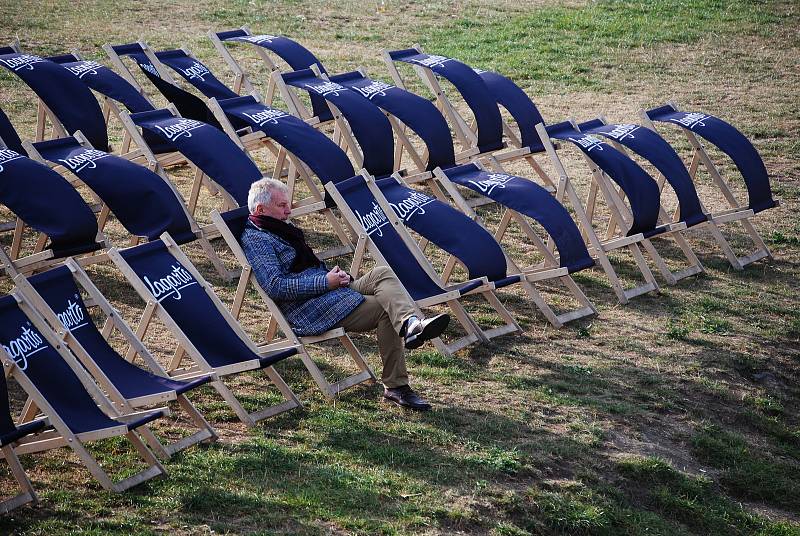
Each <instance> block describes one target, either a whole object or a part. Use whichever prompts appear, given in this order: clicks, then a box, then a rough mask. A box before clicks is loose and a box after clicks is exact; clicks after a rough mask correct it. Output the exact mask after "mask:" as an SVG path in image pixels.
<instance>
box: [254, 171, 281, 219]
mask: <svg viewBox="0 0 800 536" xmlns="http://www.w3.org/2000/svg"><path fill="white" fill-rule="evenodd" d="M274 190H277V191H280V192H283V193H287V192H288V191H289V189H288V188H287V187H286V185H285V184H284V183H282V182H281V181H279V180H276V179H270V178H267V177H265V178H263V179H261V180H257V181H256V182H254V183H253V184H251V185H250V192H248V194H247V208H248V209H250V214H253V213H255V211H256V207H257V206H258V205H269V202H270V201H271V200H272V192H273V191H274Z"/></svg>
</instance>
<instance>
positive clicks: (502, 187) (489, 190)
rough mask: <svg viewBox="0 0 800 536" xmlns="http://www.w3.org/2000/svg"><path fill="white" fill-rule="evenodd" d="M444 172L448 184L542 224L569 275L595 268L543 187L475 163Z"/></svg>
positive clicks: (563, 211)
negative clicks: (457, 186)
mask: <svg viewBox="0 0 800 536" xmlns="http://www.w3.org/2000/svg"><path fill="white" fill-rule="evenodd" d="M443 173H444V175H445V176H446V177H447V178H448V179H449V180H450V181H452V182H454V183H456V184H458V185H460V186H464V187H466V188H469V189H470V190H472V191H474V192H475V193H477V194H480V195H483V196H486V197H488V198H490V199H492V200H493V201H496V202H497V203H499V204H500V205H502V206H505V207H508V208H511V209H513V210H515V211H517V212H519V213H520V214H524V215H525V216H528V217H529V218H531V219H533V220H535V221H537V222H538V223H539V224H541V226H542V227H544V229H545V231H547V233H548V234H549V235H550V236H551V237H552V238H553V241H554V242H555V244H556V248H557V250H558V253H559V265H560V266H561V267H564V268H567V269H568V270H569V272H570V273H574V272H578V271H580V270H583V269H586V268H589V267H591V266H594V260H592V257H591V256H590V255H589V251H588V250H587V249H586V244H585V243H584V242H583V238H582V237H581V234H580V231H579V230H578V227H577V226H576V225H575V222H574V221H573V220H572V217H571V216H570V215H569V212H567V209H565V208H564V206H563V205H562V204H561V203H559V202H558V201H556V199H555V198H554V197H553V196H552V194H550V192H548V191H547V190H546V189H545V188H542V187H541V186H539V185H538V184H536V183H535V182H533V181H531V180H529V179H525V178H522V177H517V176H514V175H508V174H506V173H491V172H487V171H484V170H482V169H480V168H479V167H478V166H477V165H475V164H464V165H461V166H457V167H454V168H451V169H447V170H443Z"/></svg>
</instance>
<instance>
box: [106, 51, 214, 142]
mask: <svg viewBox="0 0 800 536" xmlns="http://www.w3.org/2000/svg"><path fill="white" fill-rule="evenodd" d="M106 51H107V52H109V53H112V52H113V53H114V54H116V55H117V56H118V57H129V58H131V59H132V60H133V61H134V62H136V65H137V66H138V67H139V69H140V70H141V71H142V73H143V74H144V75H145V77H146V78H147V79H148V80H149V81H150V83H152V84H153V85H154V86H155V87H156V89H158V91H159V92H160V93H161V94H162V95H163V96H164V98H165V99H167V102H170V103H172V104H174V105H175V108H177V109H178V112H180V114H181V116H183V117H185V118H188V119H194V120H196V121H202V122H204V123H208V124H210V125H212V126H214V127H216V128H220V125H219V123H218V122H217V120H216V119H215V118H214V114H212V113H211V111H210V110H209V109H208V106H207V105H206V103H205V102H204V101H203V99H201V98H200V97H198V96H196V95H193V94H192V93H190V92H188V91H186V90H184V89H183V88H181V87H179V86H177V85H175V84H173V83H172V81H171V80H166V79H164V78H163V77H162V75H161V73H160V72H159V70H158V68H157V67H156V66H155V65H153V63H152V61H151V60H150V58H148V57H147V54H145V50H144V48H143V45H142V44H141V43H127V44H123V45H112V46H108V47H107V48H106ZM119 64H120V65H121V66H122V68H125V67H124V64H123V63H122V62H121V61H119Z"/></svg>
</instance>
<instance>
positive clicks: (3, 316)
mask: <svg viewBox="0 0 800 536" xmlns="http://www.w3.org/2000/svg"><path fill="white" fill-rule="evenodd" d="M0 344H2V347H3V350H4V351H3V352H2V353H0V357H1V358H2V360H3V361H4V366H5V367H8V369H9V370H10V371H11V375H12V376H13V377H14V378H15V379H16V381H17V383H19V384H20V386H21V387H22V388H23V390H25V392H26V393H27V394H28V396H29V397H30V398H31V400H32V401H33V403H34V404H35V405H36V407H37V408H38V409H39V410H40V411H41V412H42V413H43V414H44V415H45V417H47V418H48V419H49V422H50V424H51V425H52V426H53V428H55V430H56V432H57V433H58V436H57V439H59V441H53V440H52V439H51V440H50V441H45V442H42V443H36V442H35V438H32V439H31V440H30V441H27V440H26V441H25V442H21V443H20V447H19V448H18V451H20V452H23V451H24V452H36V451H37V450H45V449H50V448H56V447H59V446H69V447H70V448H72V449H73V451H74V452H75V453H76V454H77V455H78V457H79V458H80V459H81V461H82V462H83V463H84V464H85V465H86V466H87V468H88V469H89V471H90V472H91V473H92V474H93V475H94V476H95V477H96V478H97V479H98V480H99V481H100V483H101V485H103V487H105V488H106V489H111V490H114V491H122V490H124V489H127V488H129V487H131V486H133V485H136V484H138V483H140V482H142V481H144V480H147V479H149V478H152V477H154V476H157V475H160V474H163V473H164V468H163V467H161V464H160V463H158V460H157V459H156V458H155V457H154V456H153V454H152V453H151V452H150V451H149V450H148V448H147V447H146V446H145V445H144V444H143V443H142V442H141V440H139V439H138V437H136V435H135V434H133V433H131V432H132V431H134V430H138V429H140V428H142V427H145V426H146V425H147V424H148V423H150V422H152V421H154V420H156V419H159V418H161V417H163V416H164V415H165V412H164V411H163V410H158V409H157V410H152V411H149V412H146V413H144V414H139V415H133V416H131V417H130V418H125V417H123V416H121V415H119V413H117V412H116V410H115V409H114V406H113V405H112V404H111V402H110V401H109V400H108V399H106V398H105V396H104V395H103V393H102V392H101V391H100V390H99V389H97V387H96V385H94V384H93V383H91V380H90V379H88V376H86V375H85V373H84V371H83V369H81V368H80V366H79V365H76V364H75V362H74V360H73V357H72V356H71V354H69V352H68V351H67V350H66V348H65V347H64V346H63V344H61V341H59V340H58V339H57V338H56V337H55V334H54V333H53V332H52V331H51V330H50V329H49V327H48V326H47V325H46V324H45V323H44V321H43V319H41V317H39V316H38V314H37V313H36V312H35V311H34V310H33V309H32V308H31V307H30V305H29V304H28V302H27V301H26V299H25V298H24V297H22V296H19V295H7V296H4V297H2V298H0ZM74 367H77V368H74ZM120 435H125V436H126V437H127V438H128V439H129V440H130V441H131V442H132V443H134V445H135V446H136V450H137V452H138V453H139V455H140V456H141V457H142V459H143V461H144V462H145V463H146V464H147V465H148V468H147V469H146V470H144V471H142V472H141V473H138V474H137V475H134V476H132V477H128V478H126V479H124V480H122V481H120V482H117V483H113V482H112V481H111V479H110V478H109V476H108V475H107V474H106V472H105V471H104V470H103V469H102V468H101V467H100V466H99V464H98V463H97V461H96V460H95V459H94V458H93V457H92V456H91V455H90V454H89V453H88V451H86V449H85V448H84V446H83V442H84V441H89V440H95V439H103V438H107V437H116V436H120Z"/></svg>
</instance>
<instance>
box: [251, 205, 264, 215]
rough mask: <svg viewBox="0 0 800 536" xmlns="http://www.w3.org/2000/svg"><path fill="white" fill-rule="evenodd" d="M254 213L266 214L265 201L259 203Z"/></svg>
mask: <svg viewBox="0 0 800 536" xmlns="http://www.w3.org/2000/svg"><path fill="white" fill-rule="evenodd" d="M253 214H255V215H256V216H261V215H262V214H264V204H263V203H259V204H257V205H256V210H255V211H254V212H253Z"/></svg>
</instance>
